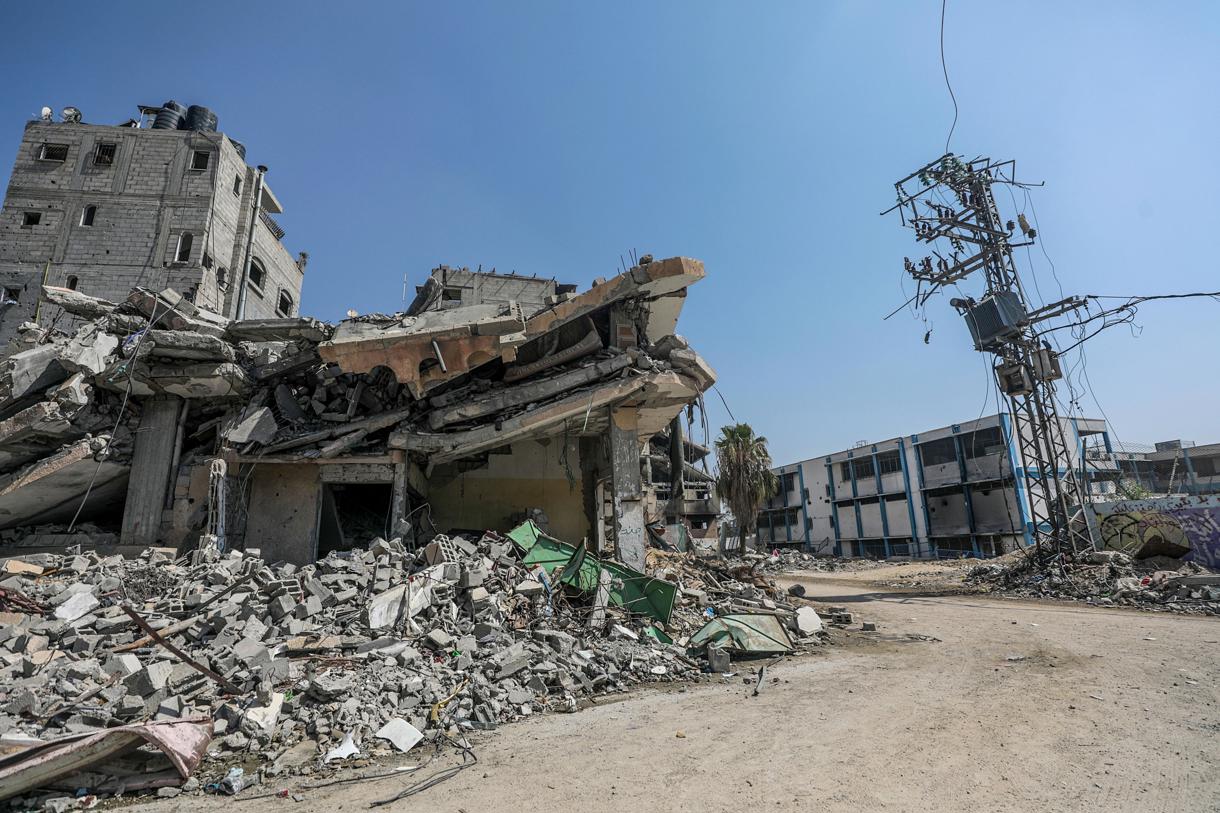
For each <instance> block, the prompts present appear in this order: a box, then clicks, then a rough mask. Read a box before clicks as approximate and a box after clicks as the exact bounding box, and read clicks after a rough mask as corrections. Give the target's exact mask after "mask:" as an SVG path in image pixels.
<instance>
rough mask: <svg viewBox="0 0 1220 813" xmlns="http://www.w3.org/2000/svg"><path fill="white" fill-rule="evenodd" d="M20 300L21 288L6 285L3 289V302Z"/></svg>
mask: <svg viewBox="0 0 1220 813" xmlns="http://www.w3.org/2000/svg"><path fill="white" fill-rule="evenodd" d="M20 300H21V289H20V288H7V287H6V288H5V289H4V301H5V302H18V301H20Z"/></svg>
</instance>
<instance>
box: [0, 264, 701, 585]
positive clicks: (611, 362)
mask: <svg viewBox="0 0 1220 813" xmlns="http://www.w3.org/2000/svg"><path fill="white" fill-rule="evenodd" d="M703 275H704V271H703V266H702V264H701V263H700V262H698V261H696V260H691V259H687V258H681V257H676V258H671V259H667V260H660V261H651V258H648V257H644V258H642V259H641V261H640V264H639V265H637V266H635V267H633V268H631V269H630V270H629V271H627V272H625V273H623V274H621V275H619V276H617V277H614V278H613V279H610V280H604V281H603V280H598V281H597V282H596V283H595V284H594V285H593V286H592V287H591V288H590V289H589V290H587V291H585V292H583V293H577V292H576V291H575V288H574V286H569V285H562V284H557V283H555V282H554V281H553V280H542V279H536V278H527V277H522V276H517V275H503V274H496V273H482V272H477V271H476V272H471V271H468V270H465V269H450V268H445V267H442V268H438V269H436V270H435V271H434V272H433V273H432V275H431V276H430V277H429V278H428V280H427V282H426V283H425V284H424V285H422V286H420V288H419V290H418V295H417V296H416V298H415V300H414V301H413V302H412V303H411V305H410V307H409V308H408V309H407V310H406V311H405V312H403V313H396V314H393V315H383V314H370V315H364V316H358V317H354V318H350V319H348V320H346V321H343V322H341V323H339V324H337V325H329V324H325V323H322V322H319V321H317V320H314V319H309V318H304V317H291V318H259V319H245V320H239V321H232V320H229V319H226V318H224V317H223V316H221V315H218V314H216V313H214V312H211V311H209V310H206V309H204V308H202V307H199V306H198V305H196V304H194V303H192V302H191V301H190V300H189V299H188V298H187V297H184V296H181V295H179V294H177V293H175V292H174V291H173V290H170V289H166V290H163V291H160V292H159V293H158V292H154V291H152V290H150V289H147V288H137V289H135V290H133V291H132V292H131V293H130V295H129V296H127V297H126V298H125V299H124V300H123V301H121V302H111V301H107V300H105V299H102V298H99V297H94V296H89V295H87V294H85V293H82V292H81V291H79V290H75V291H74V290H69V289H68V288H66V287H61V286H46V287H45V288H44V289H43V300H44V301H43V302H42V306H41V307H42V308H43V309H44V310H47V311H52V312H55V313H56V314H59V313H62V314H63V315H65V316H70V317H73V319H74V320H75V322H76V323H77V324H79V327H77V328H75V329H74V330H73V331H72V332H70V333H65V332H62V331H58V330H48V329H45V328H39V327H35V326H34V325H26V326H25V329H24V330H23V331H22V332H21V334H20V337H19V340H18V341H19V346H21V347H24V348H26V349H23V350H21V351H20V352H18V353H16V354H14V355H12V356H10V357H9V358H8V359H6V360H5V361H4V362H2V363H0V471H2V472H3V474H2V475H0V541H3V542H5V543H7V544H8V546H9V547H10V548H11V547H13V546H20V547H21V548H23V549H26V550H34V549H44V550H45V549H52V550H53V549H56V548H62V547H63V546H65V545H71V544H77V543H80V544H83V545H86V546H90V547H97V546H106V545H113V546H118V547H120V548H123V549H127V550H131V551H136V550H140V549H143V548H144V547H145V546H148V545H162V546H170V547H176V548H178V549H180V550H186V549H189V548H190V547H191V546H192V545H193V544H194V543H195V542H196V540H198V539H199V537H200V536H201V535H203V534H208V535H209V536H213V537H217V539H218V541H219V542H220V544H221V546H222V547H227V548H242V547H245V548H247V549H249V548H258V549H259V550H261V553H262V556H263V557H264V558H265V559H266V560H268V561H284V562H288V563H298V564H303V563H309V562H313V561H315V560H317V559H318V558H321V557H323V556H325V555H326V553H327V552H329V551H334V550H340V549H347V548H350V547H354V546H357V545H363V544H366V543H367V542H368V541H369V540H370V539H373V538H374V537H383V538H387V539H388V538H392V537H399V538H402V539H404V541H407V542H410V541H411V540H414V539H417V538H418V537H419V536H420V535H425V536H427V537H431V536H432V535H433V534H434V533H436V532H437V531H438V530H442V529H443V530H445V531H446V532H449V531H460V530H479V529H485V528H498V529H507V528H509V527H513V526H514V525H515V524H517V523H518V522H519V521H521V520H523V519H526V518H529V519H533V520H534V521H535V522H536V523H538V524H539V525H541V526H544V527H547V528H549V529H550V531H551V533H553V534H555V535H556V536H557V537H559V538H564V539H570V540H572V541H573V542H574V543H575V542H577V541H579V540H582V539H584V540H587V541H588V547H589V549H590V550H591V551H595V552H597V553H599V554H607V555H612V556H615V557H617V558H618V559H620V560H621V561H623V562H624V563H625V564H627V565H629V566H632V567H635V568H637V569H639V570H642V569H643V566H644V550H645V546H646V543H647V540H648V538H649V534H650V533H651V534H653V537H654V539H655V538H657V537H658V536H659V537H660V538H662V539H664V536H665V534H664V531H663V530H662V529H663V528H664V526H666V525H674V524H679V525H682V524H685V527H687V528H688V529H690V530H691V532H692V533H693V535H695V536H700V535H704V534H706V533H707V529H708V527H709V526H713V527H714V521H715V514H716V508H717V506H716V501H715V499H714V496H713V495H712V494H711V491H710V476H709V475H707V474H706V472H703V471H701V470H700V469H699V468H697V467H696V466H695V465H693V464H694V463H696V462H698V461H699V459H700V458H701V457H703V456H705V455H706V453H707V450H706V449H703V448H702V447H699V446H698V445H697V444H692V443H691V442H690V441H687V440H685V439H683V442H682V444H681V448H682V451H681V453H680V454H681V458H682V463H681V465H679V466H677V467H674V466H671V465H670V461H671V460H675V459H676V458H674V457H673V456H672V455H670V454H669V452H668V450H669V448H670V447H671V446H673V445H674V444H673V443H672V442H671V440H670V437H671V435H670V434H669V433H673V432H676V433H677V437H679V438H680V439H681V438H682V432H681V427H680V425H679V421H678V420H677V418H678V416H679V415H680V414H681V413H682V412H683V411H684V410H685V409H686V408H687V407H688V406H690V405H692V404H695V403H697V402H698V401H699V399H700V395H701V394H702V393H703V392H704V391H705V390H707V389H708V388H709V387H710V386H711V385H712V384H713V383H714V380H715V379H714V374H713V372H712V370H711V368H710V367H709V366H708V365H707V364H706V363H705V362H704V361H703V360H702V359H701V358H700V357H699V356H698V354H696V353H695V352H694V351H693V350H692V349H690V347H689V346H688V345H687V343H686V341H685V340H683V339H682V338H681V337H680V336H679V335H677V333H676V325H677V320H678V315H679V313H680V311H681V308H682V306H683V303H684V301H685V298H686V292H687V288H688V287H689V286H690V285H692V284H693V283H695V282H697V281H699V280H700V279H702V277H703ZM63 323H64V321H63V320H61V321H60V322H58V323H57V324H63ZM654 437H660V438H661V439H658V440H656V441H654V440H652V439H653V438H654ZM675 469H676V470H677V471H680V472H682V476H681V477H674V476H673V475H672V472H673V471H674V470H675ZM675 489H680V493H681V496H682V499H679V500H675V499H674V496H673V495H674V494H677V493H679V491H677V490H675ZM713 533H714V530H713Z"/></svg>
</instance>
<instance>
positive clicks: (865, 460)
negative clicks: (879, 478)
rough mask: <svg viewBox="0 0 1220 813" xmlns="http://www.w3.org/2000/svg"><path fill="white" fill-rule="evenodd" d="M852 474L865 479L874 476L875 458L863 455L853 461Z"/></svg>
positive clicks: (858, 478) (859, 478)
mask: <svg viewBox="0 0 1220 813" xmlns="http://www.w3.org/2000/svg"><path fill="white" fill-rule="evenodd" d="M851 469H852V474H854V475H855V476H856V479H857V480H864V479H867V478H869V477H874V476H875V472H874V470H873V459H872V458H871V457H861V458H857V459H856V460H853V461H851Z"/></svg>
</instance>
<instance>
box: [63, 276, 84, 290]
mask: <svg viewBox="0 0 1220 813" xmlns="http://www.w3.org/2000/svg"><path fill="white" fill-rule="evenodd" d="M79 284H80V280H79V279H78V278H77V277H76V276H75V275H74V274H69V275H68V279H67V281H66V282H64V287H65V288H67V289H68V290H69V291H75V290H76V286H77V285H79Z"/></svg>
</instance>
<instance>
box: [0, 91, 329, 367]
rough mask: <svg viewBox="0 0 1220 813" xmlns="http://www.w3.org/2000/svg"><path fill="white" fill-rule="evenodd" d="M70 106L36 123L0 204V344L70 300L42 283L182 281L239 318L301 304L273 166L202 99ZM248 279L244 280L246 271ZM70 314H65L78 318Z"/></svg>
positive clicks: (121, 286)
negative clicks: (88, 115) (124, 111)
mask: <svg viewBox="0 0 1220 813" xmlns="http://www.w3.org/2000/svg"><path fill="white" fill-rule="evenodd" d="M73 110H74V109H73V108H68V109H66V110H65V111H64V116H63V120H62V121H52V120H51V118H52V117H51V115H50V112H49V110H48V111H47V113H46V114H45V115H44V117H43V118H42V119H41V120H35V121H31V122H29V123H27V124H26V127H25V133H24V135H23V137H22V140H21V145H20V146H19V148H18V150H17V156H16V159H15V160H14V162H13V169H12V173H11V175H10V179H9V185H8V189H7V192H6V195H5V200H4V207H3V210H2V211H0V294H2V296H0V345H2V344H4V343H6V342H8V341H9V340H10V339H12V338H13V337H14V336H15V335H16V334H17V330H18V328H19V327H20V325H22V324H23V323H24V322H27V321H36V322H38V323H39V324H41V325H43V326H47V325H49V324H50V320H51V319H53V318H56V317H59V318H60V323H59V324H58V325H57V327H59V328H61V329H63V328H65V324H66V322H65V320H64V318H63V312H62V311H61V310H59V309H57V308H55V309H48V308H46V307H45V306H40V304H39V293H40V290H41V286H43V285H52V286H57V287H63V288H69V289H72V290H76V291H80V292H82V293H85V294H89V295H90V296H95V297H101V298H104V299H109V300H115V301H118V300H122V299H123V298H125V297H126V296H127V294H128V292H130V291H131V289H132V288H134V287H137V286H144V287H147V288H151V289H154V290H162V289H165V288H173V289H174V290H176V291H179V292H180V293H181V294H182V295H183V296H184V297H186V299H187V300H188V301H189V302H191V303H193V304H195V305H197V306H199V307H201V308H206V309H207V310H209V311H212V312H214V313H218V314H223V315H226V316H228V317H230V318H232V317H234V316H236V315H237V311H238V308H239V307H241V308H243V312H244V315H245V316H247V317H251V318H270V317H276V316H295V315H296V314H297V312H298V303H299V302H300V295H301V283H302V280H303V277H304V271H305V260H306V257H305V255H304V254H301V255H299V256H298V257H297V258H296V259H294V258H293V257H292V255H291V254H290V253H289V252H288V250H287V249H286V248H285V247H284V245H283V243H282V240H283V238H284V230H283V229H282V228H281V227H280V225H279V224H278V223H277V222H276V221H275V220H273V219H272V215H276V214H279V213H281V212H283V207H282V206H281V205H280V202H279V200H278V199H277V198H276V197H275V195H274V194H273V193H272V191H271V187H270V186H269V185H268V184H267V179H266V169H267V168H266V167H262V166H260V167H257V168H256V167H252V166H249V165H248V164H247V163H246V160H245V155H246V149H245V147H244V146H243V145H242V144H240V143H239V142H237V141H234V140H233V139H232V138H230V137H228V136H227V135H225V134H223V133H220V132H217V129H216V128H217V118H216V116H215V114H213V113H212V112H211V111H210V110H208V109H207V108H205V107H200V106H192V107H190V108H186V107H183V106H182V105H179V104H178V103H176V102H172V101H171V102H166V103H165V104H164V105H162V106H159V107H149V106H142V107H140V116H139V118H134V119H131V120H130V121H128V122H126V123H124V124H121V125H117V126H110V125H104V124H92V123H86V122H83V121H81V117H80V112H79V111H75V112H72V111H73ZM243 278H244V279H245V284H244V285H243V284H241V280H242V279H243ZM70 321H71V320H70V319H69V320H68V322H70Z"/></svg>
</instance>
